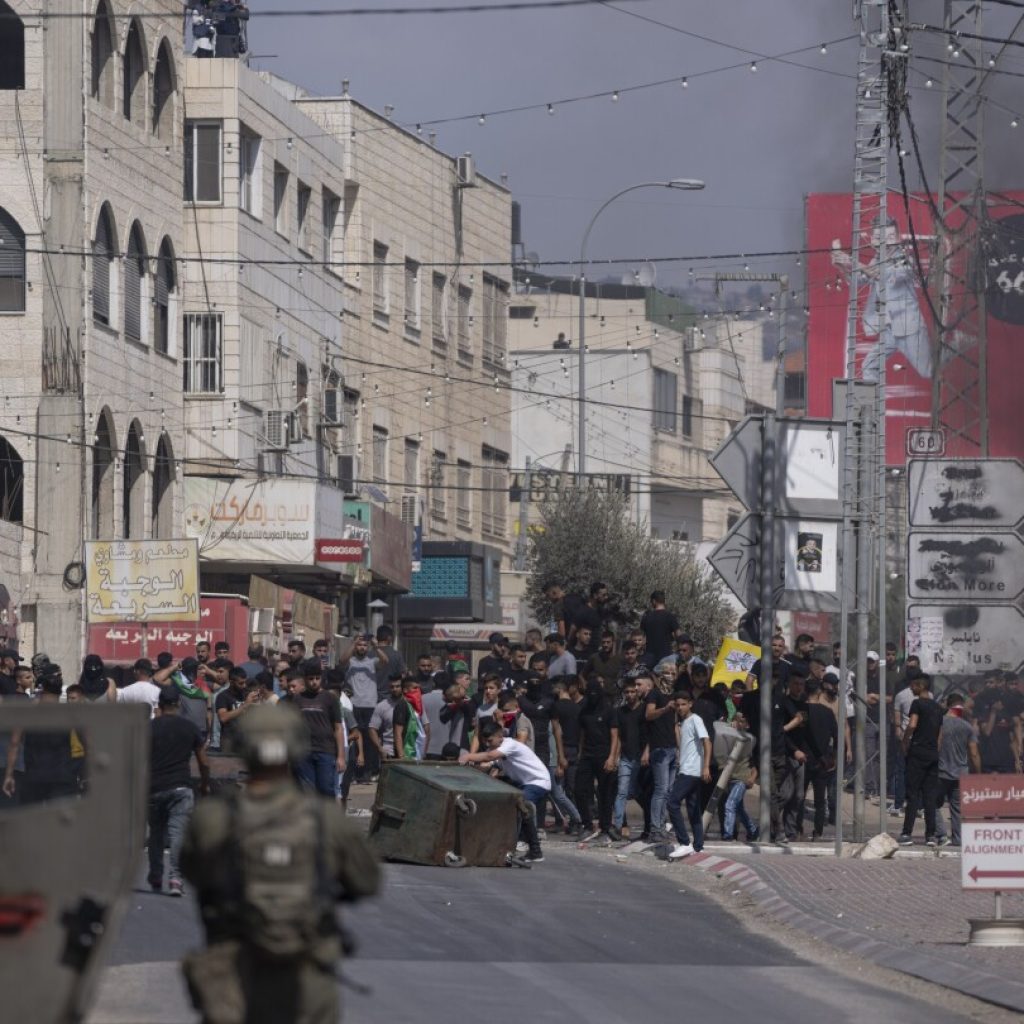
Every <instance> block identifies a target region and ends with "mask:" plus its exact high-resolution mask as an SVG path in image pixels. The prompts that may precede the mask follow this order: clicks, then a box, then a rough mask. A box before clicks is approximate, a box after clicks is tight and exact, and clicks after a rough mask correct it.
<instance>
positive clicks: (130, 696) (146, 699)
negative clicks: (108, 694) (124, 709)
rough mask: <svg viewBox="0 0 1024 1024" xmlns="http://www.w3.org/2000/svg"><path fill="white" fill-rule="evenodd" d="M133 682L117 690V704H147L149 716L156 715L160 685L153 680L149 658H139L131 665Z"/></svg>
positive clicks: (152, 669) (152, 670)
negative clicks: (133, 674)
mask: <svg viewBox="0 0 1024 1024" xmlns="http://www.w3.org/2000/svg"><path fill="white" fill-rule="evenodd" d="M132 671H133V672H134V673H135V682H134V683H129V684H128V686H125V687H124V688H122V689H120V690H118V691H117V702H118V703H119V704H148V705H149V717H150V718H154V717H155V716H156V708H157V704H158V703H159V701H160V687H159V686H157V685H156V683H154V682H153V672H154V671H155V670H154V668H153V663H152V662H151V661H150V660H149V658H139V660H138V661H137V662H135V664H134V665H133V666H132Z"/></svg>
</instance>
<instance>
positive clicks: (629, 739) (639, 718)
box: [609, 679, 647, 840]
mask: <svg viewBox="0 0 1024 1024" xmlns="http://www.w3.org/2000/svg"><path fill="white" fill-rule="evenodd" d="M622 697H623V702H622V704H621V705H619V707H617V708H615V709H614V710H613V711H612V718H611V727H612V757H611V760H612V765H613V767H614V768H615V770H616V772H617V788H616V794H615V806H614V808H613V810H612V827H611V829H610V830H609V835H610V836H611V837H612V839H616V840H617V839H620V838H621V837H622V823H623V821H624V820H625V815H626V803H627V802H628V801H629V800H630V799H631V798H633V797H635V796H636V792H637V786H638V784H639V782H640V761H641V758H642V757H643V753H644V748H645V747H646V742H645V740H646V736H647V729H646V726H645V724H644V705H643V704H641V703H640V691H639V689H638V688H637V681H636V680H635V679H627V680H626V681H625V682H624V683H623V685H622Z"/></svg>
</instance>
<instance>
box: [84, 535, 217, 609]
mask: <svg viewBox="0 0 1024 1024" xmlns="http://www.w3.org/2000/svg"><path fill="white" fill-rule="evenodd" d="M198 563H199V556H198V549H197V545H196V542H195V541H194V540H91V541H86V543H85V570H86V573H85V585H86V614H87V617H88V621H89V622H90V623H93V622H197V621H198V620H199V565H198Z"/></svg>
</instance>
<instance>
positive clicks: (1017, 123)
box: [1010, 117, 1020, 128]
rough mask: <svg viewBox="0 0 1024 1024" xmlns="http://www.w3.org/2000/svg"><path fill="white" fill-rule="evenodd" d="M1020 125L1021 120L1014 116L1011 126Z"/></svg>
mask: <svg viewBox="0 0 1024 1024" xmlns="http://www.w3.org/2000/svg"><path fill="white" fill-rule="evenodd" d="M1019 125H1020V122H1019V121H1018V120H1017V118H1016V117H1014V118H1013V120H1012V121H1010V127H1011V128H1017V127H1018V126H1019Z"/></svg>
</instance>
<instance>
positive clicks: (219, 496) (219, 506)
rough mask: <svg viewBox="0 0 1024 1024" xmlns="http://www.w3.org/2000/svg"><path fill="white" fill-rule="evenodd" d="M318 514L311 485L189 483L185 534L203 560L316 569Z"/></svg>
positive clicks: (196, 479) (195, 480)
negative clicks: (314, 562) (267, 563)
mask: <svg viewBox="0 0 1024 1024" xmlns="http://www.w3.org/2000/svg"><path fill="white" fill-rule="evenodd" d="M324 490H326V489H324ZM323 497H324V499H325V500H326V498H327V495H323ZM340 504H341V495H340V492H338V505H339V508H338V518H339V519H340V511H341V510H340ZM317 511H318V510H317V488H316V484H315V483H313V482H311V481H310V482H306V481H301V480H252V479H239V480H218V479H216V478H213V477H195V476H187V477H185V533H186V535H187V536H189V537H194V538H195V539H196V540H197V541H198V542H199V553H200V554H201V555H202V557H203V559H204V560H210V561H216V562H286V563H291V564H293V565H312V564H313V561H314V555H315V552H314V546H315V543H314V542H315V534H316V517H317ZM325 511H326V510H325ZM325 533H326V531H325ZM331 535H333V532H332V534H331Z"/></svg>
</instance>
